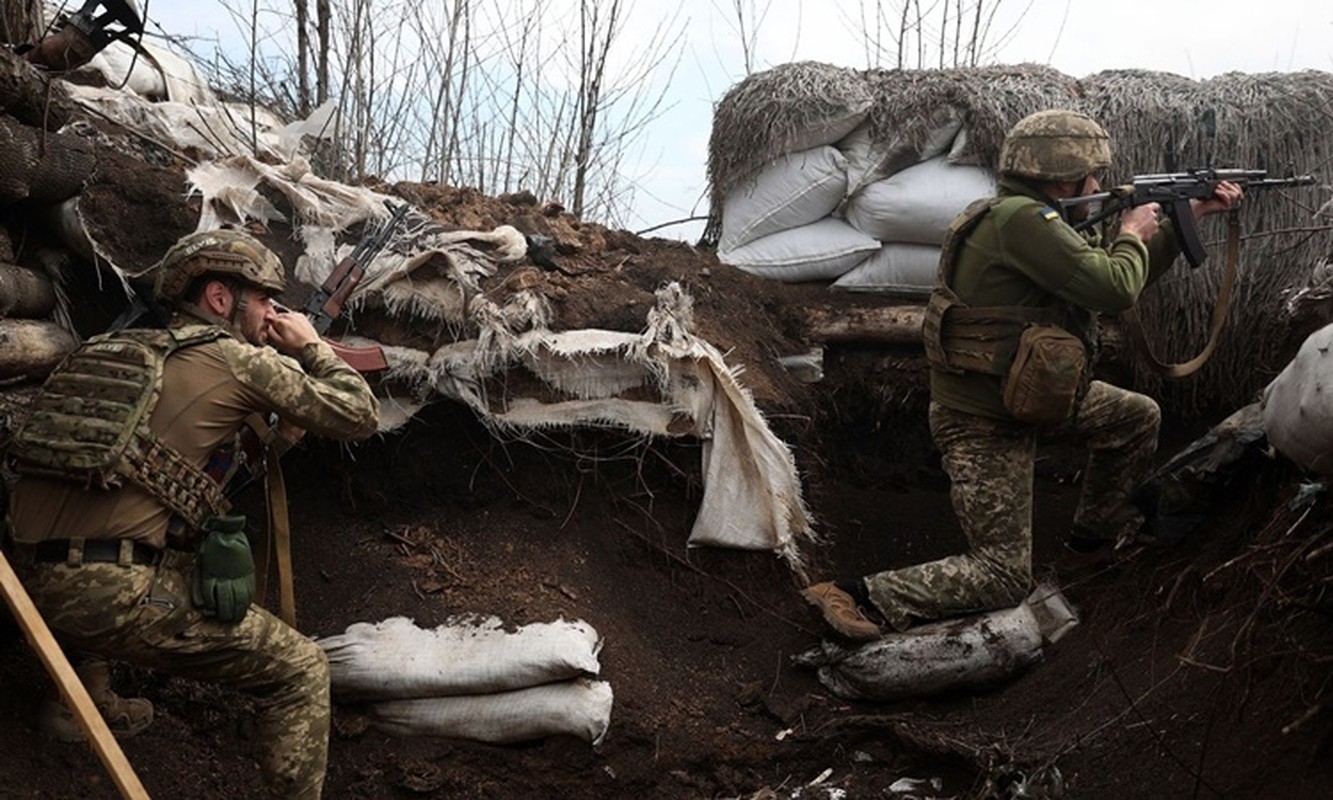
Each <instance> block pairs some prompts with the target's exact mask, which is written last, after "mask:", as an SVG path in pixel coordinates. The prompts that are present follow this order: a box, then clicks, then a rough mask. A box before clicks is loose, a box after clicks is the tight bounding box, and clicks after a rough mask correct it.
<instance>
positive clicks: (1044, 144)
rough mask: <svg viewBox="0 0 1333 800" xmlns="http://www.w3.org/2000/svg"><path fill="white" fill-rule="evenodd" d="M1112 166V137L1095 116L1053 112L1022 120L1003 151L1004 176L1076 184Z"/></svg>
mask: <svg viewBox="0 0 1333 800" xmlns="http://www.w3.org/2000/svg"><path fill="white" fill-rule="evenodd" d="M1109 166H1111V137H1109V136H1107V135H1106V131H1105V130H1104V129H1103V128H1102V126H1101V125H1098V124H1097V123H1096V122H1095V121H1094V120H1093V119H1092V117H1089V116H1087V115H1086V114H1080V113H1079V112H1077V111H1068V110H1065V109H1050V110H1047V111H1038V112H1037V113H1035V114H1029V115H1028V116H1026V117H1024V118H1022V119H1021V120H1019V121H1018V122H1017V123H1016V124H1015V125H1014V127H1013V128H1011V129H1010V130H1009V134H1008V135H1007V136H1005V139H1004V145H1003V146H1002V147H1001V148H1000V174H1001V175H1010V176H1013V177H1017V178H1032V179H1035V180H1039V181H1055V182H1060V181H1076V180H1079V179H1081V178H1083V177H1084V176H1086V175H1091V174H1092V173H1094V172H1096V171H1097V170H1099V169H1106V168H1107V167H1109Z"/></svg>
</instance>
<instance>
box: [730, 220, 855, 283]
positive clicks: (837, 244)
mask: <svg viewBox="0 0 1333 800" xmlns="http://www.w3.org/2000/svg"><path fill="white" fill-rule="evenodd" d="M878 249H879V242H877V241H875V240H874V239H872V238H871V237H869V236H867V235H865V234H864V233H861V232H860V231H858V230H856V229H855V228H853V227H852V226H851V225H848V224H847V223H845V222H843V221H842V220H840V219H832V218H825V219H821V220H819V221H818V222H812V223H811V224H809V225H802V226H801V227H799V228H792V229H790V230H785V231H780V232H778V233H772V234H769V235H768V236H765V237H763V238H762V239H756V240H754V241H753V242H750V243H749V244H747V245H744V246H742V247H737V248H736V249H734V250H721V249H719V250H718V251H717V258H718V260H719V261H721V262H722V263H723V264H730V265H732V266H734V267H738V268H740V269H743V270H745V271H746V272H749V273H751V274H754V275H758V276H760V277H763V278H773V279H774V280H779V281H786V282H788V283H791V282H795V281H815V280H828V279H830V278H836V277H838V276H839V275H842V274H843V273H844V272H847V271H848V270H850V269H851V268H852V267H854V266H856V265H857V264H859V263H861V262H862V261H864V260H865V259H866V257H867V256H869V255H870V254H871V253H873V252H875V251H876V250H878Z"/></svg>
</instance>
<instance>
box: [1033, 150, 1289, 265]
mask: <svg viewBox="0 0 1333 800" xmlns="http://www.w3.org/2000/svg"><path fill="white" fill-rule="evenodd" d="M1222 181H1231V182H1232V183H1235V184H1239V185H1240V187H1241V188H1242V189H1244V190H1245V192H1246V193H1249V192H1253V191H1256V190H1258V189H1279V188H1286V187H1289V186H1310V185H1312V184H1314V183H1315V178H1314V176H1313V175H1292V176H1289V177H1286V178H1270V177H1268V171H1267V170H1262V169H1212V168H1208V169H1190V170H1186V171H1184V172H1167V173H1161V174H1157V175H1136V176H1134V177H1133V178H1132V179H1131V180H1130V183H1127V184H1124V185H1123V186H1115V187H1112V188H1110V189H1108V190H1106V191H1104V192H1097V193H1096V194H1089V195H1084V196H1082V197H1069V198H1065V199H1064V200H1061V201H1060V211H1061V213H1062V215H1063V216H1064V218H1065V220H1066V221H1067V222H1069V223H1070V225H1072V226H1073V228H1074V230H1076V231H1083V230H1087V229H1088V228H1091V227H1092V226H1093V225H1096V224H1097V223H1098V222H1101V221H1102V220H1104V219H1106V218H1107V217H1109V216H1111V215H1112V214H1118V213H1120V212H1121V211H1124V210H1125V209H1129V208H1134V207H1135V206H1141V205H1145V204H1147V203H1159V204H1161V206H1162V212H1163V213H1164V214H1165V215H1166V216H1167V217H1168V218H1169V219H1170V220H1171V223H1172V225H1174V226H1175V229H1176V236H1177V237H1178V238H1179V239H1180V247H1181V249H1182V250H1183V251H1184V252H1185V258H1186V260H1188V261H1189V264H1190V266H1191V267H1197V266H1199V265H1200V264H1202V263H1203V262H1204V259H1206V258H1207V257H1208V251H1206V250H1205V249H1204V247H1203V242H1201V241H1200V240H1199V229H1198V227H1197V226H1196V225H1195V220H1194V214H1193V212H1191V211H1190V200H1206V199H1208V198H1209V197H1212V196H1213V190H1214V189H1215V188H1216V187H1217V184H1218V183H1220V182H1222ZM1085 203H1096V204H1099V206H1100V207H1099V208H1097V210H1095V211H1093V212H1092V213H1091V214H1089V215H1088V217H1087V219H1083V220H1079V221H1077V222H1075V221H1073V220H1071V219H1070V217H1069V210H1070V209H1072V208H1074V207H1075V206H1080V205H1083V204H1085Z"/></svg>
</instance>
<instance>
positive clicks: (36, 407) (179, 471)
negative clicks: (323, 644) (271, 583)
mask: <svg viewBox="0 0 1333 800" xmlns="http://www.w3.org/2000/svg"><path fill="white" fill-rule="evenodd" d="M285 285H286V280H285V275H284V270H283V267H282V263H281V262H280V261H279V260H278V257H277V256H276V255H274V254H273V253H272V252H271V251H270V250H268V249H267V248H266V247H264V246H263V245H262V244H261V243H260V242H258V241H257V240H255V239H253V238H252V237H250V236H248V235H246V234H244V233H240V232H237V231H230V230H221V231H211V232H203V233H195V234H191V235H189V236H186V237H184V238H183V239H181V240H180V241H179V242H177V243H176V245H175V246H174V247H173V248H171V250H169V251H168V252H167V254H166V256H165V257H164V258H163V260H162V262H161V264H159V265H158V272H157V276H156V283H155V285H154V296H155V297H156V299H157V300H158V301H159V302H160V303H162V304H163V305H164V306H167V307H170V308H172V309H173V310H174V314H173V316H172V318H171V320H170V323H169V324H168V326H167V327H166V328H165V329H161V330H159V329H142V330H139V329H134V330H125V331H120V332H116V333H111V334H107V335H103V336H99V337H96V338H94V339H91V340H89V341H88V342H87V343H86V344H85V345H83V346H82V347H80V348H79V349H78V350H76V351H75V352H74V353H73V354H72V355H71V356H70V357H69V358H67V359H66V360H65V362H64V363H63V364H62V365H61V366H60V367H59V368H58V369H57V370H56V371H55V372H54V373H53V374H52V375H51V377H50V378H49V379H48V380H47V382H46V384H45V385H44V386H43V388H42V393H41V394H40V395H39V396H38V397H37V398H36V400H34V402H33V405H32V411H31V414H30V416H29V418H28V420H27V421H26V422H25V423H24V425H23V426H22V427H21V428H20V429H19V430H18V431H17V432H16V433H15V436H14V440H13V444H12V447H11V459H12V464H13V466H14V468H15V470H16V471H17V472H18V473H19V474H20V475H21V478H20V480H19V481H18V483H17V484H16V486H15V487H14V491H13V494H12V497H11V508H10V523H11V536H12V539H11V540H10V541H9V542H7V547H8V549H9V550H10V551H11V553H12V558H13V560H14V562H15V564H16V565H17V569H18V572H19V574H20V576H21V578H22V580H23V584H24V586H25V587H26V589H27V591H28V593H29V594H30V595H31V596H32V599H33V601H34V602H35V604H36V605H37V607H38V609H39V610H40V611H41V612H42V614H43V616H44V617H45V619H46V622H47V623H48V624H49V625H50V627H51V628H52V629H53V630H54V631H55V632H56V634H57V635H58V636H59V637H60V638H61V639H62V641H63V643H64V644H65V645H66V646H67V647H69V648H70V649H72V650H75V651H77V652H80V653H91V654H96V655H97V656H101V657H105V658H112V659H119V660H123V661H126V662H129V663H133V664H138V665H142V666H145V667H149V668H152V669H158V670H162V671H164V672H167V673H170V674H173V675H179V676H183V677H187V678H193V679H198V680H205V681H215V682H218V683H221V684H223V685H226V686H231V687H234V688H236V689H239V690H241V691H242V692H245V693H247V694H249V695H250V696H252V697H253V698H254V699H255V707H256V709H257V710H258V712H259V716H260V735H259V737H258V738H259V742H258V744H259V747H260V750H261V753H262V755H261V756H260V759H261V766H262V769H263V773H264V776H265V778H266V780H267V783H268V786H269V789H270V791H271V793H272V794H273V795H275V796H279V797H302V798H306V797H318V796H319V794H320V790H321V787H322V785H323V782H324V770H325V766H326V762H327V755H328V732H329V672H328V663H327V660H326V659H325V657H324V654H323V651H321V650H320V648H319V647H318V646H317V645H316V644H314V642H312V641H310V640H309V639H308V638H306V637H305V636H302V635H301V634H300V633H298V632H297V631H296V630H294V629H292V628H291V627H289V626H287V625H286V624H284V623H283V622H281V621H280V620H279V619H277V617H275V616H274V615H272V614H270V613H269V612H268V611H266V610H264V609H263V608H260V607H258V606H252V605H251V604H250V600H251V597H252V596H253V593H254V589H255V570H254V561H253V559H252V555H251V551H250V547H249V543H248V541H247V539H246V536H245V532H244V518H243V517H237V516H228V515H227V509H228V503H227V501H226V499H225V498H224V497H223V494H222V491H221V487H222V486H223V485H224V484H225V481H226V479H227V477H229V476H230V474H232V472H233V471H234V465H233V464H232V463H231V462H232V461H233V460H234V459H233V458H232V456H231V455H230V454H234V453H236V452H238V449H239V448H238V443H239V436H240V431H241V429H242V427H243V425H244V424H245V420H246V419H247V417H249V416H250V415H252V414H260V415H264V416H267V415H268V414H276V415H277V416H278V418H279V419H280V420H281V424H282V425H283V426H286V430H288V431H297V430H298V429H305V430H309V431H311V432H313V433H315V434H318V435H323V436H329V437H332V438H335V439H340V440H356V439H363V438H365V437H367V436H369V435H371V434H372V433H373V432H374V431H375V429H376V425H377V423H378V407H377V404H376V401H375V398H374V396H373V395H372V394H371V391H370V387H369V386H368V385H367V384H366V382H365V380H364V379H363V378H362V377H361V376H360V375H359V374H357V373H356V372H355V371H354V370H352V369H351V368H350V367H348V366H347V365H346V364H344V363H343V362H342V361H341V360H340V359H339V358H338V356H336V355H335V354H334V352H333V350H332V349H331V348H330V347H329V345H328V344H326V343H325V342H323V341H322V340H321V339H320V338H319V336H318V335H317V334H316V333H315V330H314V328H313V326H312V325H311V323H310V321H309V320H308V319H307V318H306V317H305V316H304V315H302V314H291V313H280V312H279V311H278V310H277V309H275V307H274V304H273V297H274V296H275V295H276V294H278V293H280V292H281V291H282V290H283V288H284V286H285ZM269 345H271V346H269ZM275 348H276V349H275ZM280 353H282V354H283V355H280ZM298 434H299V431H298ZM102 669H103V670H104V669H105V668H104V667H103V668H102ZM103 674H104V672H103ZM90 683H96V682H95V681H90ZM89 688H90V689H91V690H94V699H95V700H96V701H98V702H99V705H101V706H102V707H103V708H111V709H112V710H119V711H121V712H125V713H130V714H132V715H133V714H134V712H135V709H134V708H129V709H126V703H127V702H128V701H123V700H120V699H119V698H116V697H115V695H114V694H112V693H111V692H110V690H109V688H108V687H107V686H106V685H105V681H103V682H102V683H101V685H91V686H89ZM140 702H145V703H146V701H140ZM150 708H151V707H150ZM141 710H142V709H140V711H141ZM137 716H138V717H140V718H141V717H142V716H143V714H142V713H139V714H138V715H137Z"/></svg>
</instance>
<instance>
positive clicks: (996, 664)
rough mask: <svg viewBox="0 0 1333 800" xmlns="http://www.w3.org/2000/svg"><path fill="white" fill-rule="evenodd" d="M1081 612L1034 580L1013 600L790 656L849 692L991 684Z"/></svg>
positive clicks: (866, 694)
mask: <svg viewBox="0 0 1333 800" xmlns="http://www.w3.org/2000/svg"><path fill="white" fill-rule="evenodd" d="M1077 624H1078V617H1077V615H1076V614H1075V613H1074V610H1073V608H1072V607H1071V606H1070V605H1069V603H1068V601H1066V600H1065V598H1064V595H1062V594H1061V593H1060V590H1059V589H1057V588H1055V587H1054V586H1050V585H1045V584H1043V585H1039V586H1038V587H1037V588H1036V589H1035V590H1033V592H1032V594H1031V595H1029V596H1028V598H1027V599H1026V600H1024V601H1023V602H1022V603H1021V604H1019V605H1018V606H1016V607H1014V608H1006V609H1001V610H998V611H992V612H990V613H988V614H980V615H976V616H971V617H963V618H960V619H955V620H949V621H946V622H937V623H932V624H929V625H921V626H919V627H916V628H912V629H910V630H907V631H904V632H902V633H889V634H887V635H885V636H883V637H881V638H880V639H877V640H876V641H873V642H870V643H869V644H865V645H861V646H859V647H849V646H844V645H841V644H836V643H834V642H829V641H825V642H823V643H822V644H821V645H820V646H818V647H815V648H813V649H811V650H808V651H806V652H805V653H802V654H800V655H798V656H796V657H795V659H794V661H795V662H796V663H797V664H798V665H800V666H804V667H809V668H812V669H816V670H818V676H819V682H820V683H822V684H824V686H825V687H827V688H828V690H829V691H831V692H833V693H834V694H836V695H838V696H839V697H842V698H844V699H847V700H896V699H899V698H903V697H921V696H926V695H932V694H939V693H942V692H950V691H966V690H971V689H979V688H983V687H986V686H991V685H994V684H996V683H1000V682H1003V681H1005V680H1008V679H1011V678H1014V677H1016V676H1017V675H1018V674H1019V673H1021V672H1022V671H1023V670H1025V669H1027V668H1028V667H1030V666H1032V665H1033V664H1035V663H1036V662H1037V661H1039V660H1041V656H1042V646H1043V644H1050V643H1053V642H1055V641H1056V640H1058V639H1060V638H1061V637H1063V636H1064V635H1065V634H1066V633H1068V632H1069V630H1070V629H1071V628H1073V627H1074V626H1075V625H1077Z"/></svg>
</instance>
